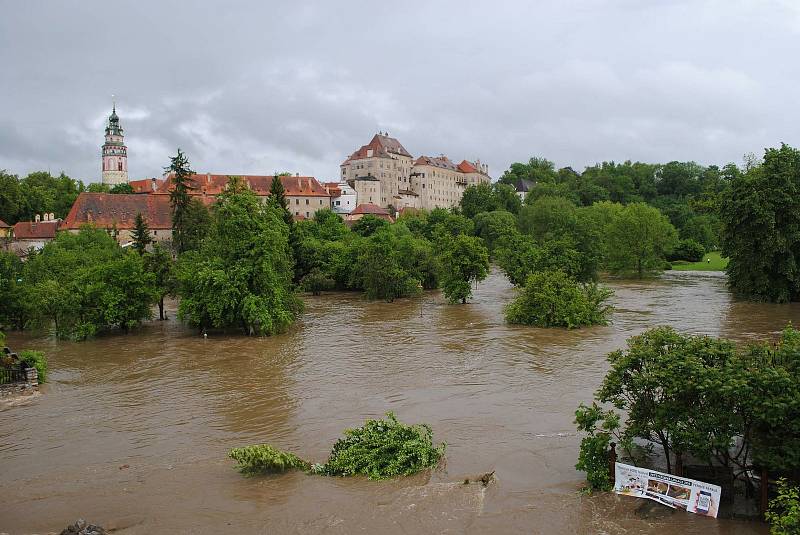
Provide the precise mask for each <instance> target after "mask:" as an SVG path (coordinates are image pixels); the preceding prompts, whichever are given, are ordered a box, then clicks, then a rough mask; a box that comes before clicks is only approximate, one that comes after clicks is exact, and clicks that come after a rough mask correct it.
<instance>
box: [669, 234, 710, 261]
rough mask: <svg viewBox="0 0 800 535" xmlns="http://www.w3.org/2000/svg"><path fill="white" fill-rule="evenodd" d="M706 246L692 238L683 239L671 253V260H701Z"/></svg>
mask: <svg viewBox="0 0 800 535" xmlns="http://www.w3.org/2000/svg"><path fill="white" fill-rule="evenodd" d="M705 254H706V248H705V247H703V246H702V245H701V244H700V243H697V242H696V241H694V240H692V239H688V240H681V241H679V242H678V245H677V246H676V247H675V249H674V250H673V251H672V253H671V254H670V255H669V260H686V261H687V262H700V261H701V260H702V259H703V255H705Z"/></svg>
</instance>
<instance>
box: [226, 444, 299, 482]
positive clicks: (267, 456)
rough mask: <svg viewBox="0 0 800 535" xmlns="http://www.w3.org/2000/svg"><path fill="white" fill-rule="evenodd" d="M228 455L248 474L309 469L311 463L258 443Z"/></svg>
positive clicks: (236, 449) (232, 451) (234, 450)
mask: <svg viewBox="0 0 800 535" xmlns="http://www.w3.org/2000/svg"><path fill="white" fill-rule="evenodd" d="M228 457H230V458H231V459H233V460H234V461H236V462H237V463H239V471H240V472H241V473H243V474H244V475H247V476H255V475H260V474H276V473H282V472H286V471H287V470H308V469H309V468H311V465H310V464H309V463H307V462H306V461H304V460H303V459H301V458H300V457H298V456H297V455H295V454H293V453H288V452H285V451H281V450H279V449H276V448H273V447H272V446H270V445H269V444H257V445H255V446H245V447H243V448H234V449H232V450H231V451H230V452H228Z"/></svg>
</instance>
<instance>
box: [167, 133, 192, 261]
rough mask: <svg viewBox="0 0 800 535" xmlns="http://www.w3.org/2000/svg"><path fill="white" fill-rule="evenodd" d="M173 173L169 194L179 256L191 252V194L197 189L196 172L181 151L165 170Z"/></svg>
mask: <svg viewBox="0 0 800 535" xmlns="http://www.w3.org/2000/svg"><path fill="white" fill-rule="evenodd" d="M164 170H165V171H166V172H168V173H172V189H171V191H170V193H169V203H170V206H171V207H172V242H173V244H174V245H175V250H176V251H177V252H178V254H182V253H184V252H186V251H189V250H191V248H192V246H193V245H196V244H190V243H189V241H190V240H189V238H188V235H189V233H190V232H191V230H190V229H191V222H190V221H189V213H190V211H191V205H192V196H191V192H192V191H193V190H194V189H195V186H194V184H193V183H192V179H191V177H192V175H194V174H195V173H194V171H192V169H191V168H190V167H189V159H188V158H187V157H186V155H185V154H183V152H181V149H178V153H177V154H176V155H175V156H173V157H171V158H170V164H169V165H168V166H167V167H165V168H164Z"/></svg>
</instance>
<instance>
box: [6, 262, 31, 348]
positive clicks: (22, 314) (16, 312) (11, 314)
mask: <svg viewBox="0 0 800 535" xmlns="http://www.w3.org/2000/svg"><path fill="white" fill-rule="evenodd" d="M23 271H24V265H23V263H22V261H20V259H19V257H18V256H17V255H15V254H13V253H9V252H6V251H1V250H0V327H10V328H13V329H16V330H22V329H24V328H25V326H26V325H27V323H28V320H29V319H30V315H31V312H32V311H31V299H30V295H29V294H30V292H29V287H28V285H27V284H25V280H24V279H23ZM0 345H1V344H0Z"/></svg>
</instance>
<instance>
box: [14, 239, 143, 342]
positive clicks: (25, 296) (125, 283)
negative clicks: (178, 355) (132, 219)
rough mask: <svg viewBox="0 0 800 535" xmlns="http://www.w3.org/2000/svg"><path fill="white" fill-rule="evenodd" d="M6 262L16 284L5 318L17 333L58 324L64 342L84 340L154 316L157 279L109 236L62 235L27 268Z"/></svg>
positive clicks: (30, 259) (124, 327)
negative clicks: (110, 329)
mask: <svg viewBox="0 0 800 535" xmlns="http://www.w3.org/2000/svg"><path fill="white" fill-rule="evenodd" d="M0 259H1V260H2V261H0V268H4V269H2V271H4V272H5V275H4V276H3V275H0V276H3V277H4V279H5V280H6V281H10V283H8V285H7V286H6V287H5V288H4V290H3V293H5V295H6V296H7V297H8V301H7V302H5V303H4V305H3V307H2V313H0V319H1V320H2V321H3V322H5V323H7V324H9V325H12V326H14V327H16V328H25V327H29V326H41V327H50V326H51V325H52V327H53V328H54V329H55V333H56V335H57V336H59V337H68V338H75V339H83V338H86V337H89V336H92V335H94V334H96V333H98V332H100V331H104V330H107V329H109V328H111V327H119V328H121V329H123V330H128V329H130V328H131V327H134V326H135V325H137V324H138V323H139V322H140V321H142V320H143V319H147V318H149V317H150V307H151V305H152V304H153V302H154V297H155V295H154V276H153V275H152V274H151V273H148V272H147V271H146V269H145V267H144V263H143V261H142V258H141V257H140V256H139V255H138V254H135V253H134V252H130V253H127V252H125V251H124V250H123V249H121V248H120V247H119V245H118V244H117V243H116V242H115V241H114V239H113V238H111V237H110V236H109V235H108V233H106V232H105V231H101V230H97V229H94V228H91V227H86V228H84V229H82V230H81V231H80V232H79V233H77V234H70V233H63V232H62V233H59V234H58V235H57V236H56V239H55V240H53V241H52V242H50V243H48V244H47V245H46V246H45V247H44V248H43V249H42V250H41V251H40V252H38V253H35V254H32V255H31V256H29V258H28V261H27V262H25V263H24V264H22V263H17V262H14V261H10V260H9V258H8V257H7V256H2V257H1V258H0Z"/></svg>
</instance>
